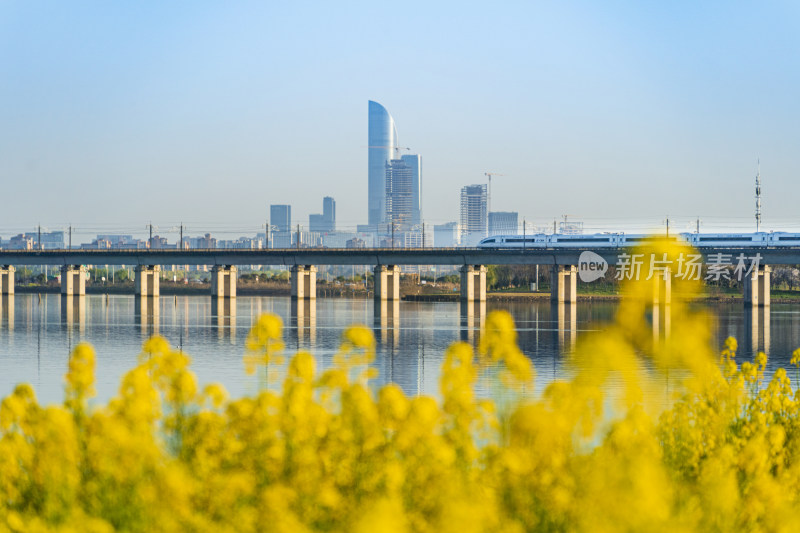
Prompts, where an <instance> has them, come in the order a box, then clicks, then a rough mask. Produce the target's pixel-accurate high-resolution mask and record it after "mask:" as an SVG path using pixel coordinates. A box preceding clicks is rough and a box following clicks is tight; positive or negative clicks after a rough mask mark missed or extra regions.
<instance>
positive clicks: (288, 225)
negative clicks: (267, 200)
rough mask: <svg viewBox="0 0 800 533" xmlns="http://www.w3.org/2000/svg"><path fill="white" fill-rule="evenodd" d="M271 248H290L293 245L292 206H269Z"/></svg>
mask: <svg viewBox="0 0 800 533" xmlns="http://www.w3.org/2000/svg"><path fill="white" fill-rule="evenodd" d="M269 225H270V231H269V232H268V233H269V235H270V239H269V240H270V241H271V245H270V248H290V247H291V245H292V206H290V205H284V204H273V205H270V206H269Z"/></svg>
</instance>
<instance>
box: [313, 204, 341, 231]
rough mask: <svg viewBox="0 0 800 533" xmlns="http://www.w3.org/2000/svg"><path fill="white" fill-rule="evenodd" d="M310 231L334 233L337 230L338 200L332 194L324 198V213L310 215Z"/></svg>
mask: <svg viewBox="0 0 800 533" xmlns="http://www.w3.org/2000/svg"><path fill="white" fill-rule="evenodd" d="M308 228H309V230H310V231H317V232H320V233H333V232H334V231H336V201H335V200H334V199H333V198H331V197H330V196H326V197H325V198H323V199H322V214H321V215H319V214H314V215H308Z"/></svg>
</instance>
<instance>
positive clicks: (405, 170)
mask: <svg viewBox="0 0 800 533" xmlns="http://www.w3.org/2000/svg"><path fill="white" fill-rule="evenodd" d="M412 179H413V174H412V170H411V168H410V167H409V166H408V165H406V163H405V161H403V160H402V159H392V160H390V161H388V162H387V163H386V223H387V224H392V225H393V226H394V230H395V231H399V230H407V229H408V228H410V227H411V225H412V224H411V223H412V205H411V203H412V196H413V191H412Z"/></svg>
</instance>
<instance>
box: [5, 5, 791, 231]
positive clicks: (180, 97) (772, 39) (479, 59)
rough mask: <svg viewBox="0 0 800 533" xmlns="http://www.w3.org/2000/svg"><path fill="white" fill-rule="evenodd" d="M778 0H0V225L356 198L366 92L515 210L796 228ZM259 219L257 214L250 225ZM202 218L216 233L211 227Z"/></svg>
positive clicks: (453, 188)
mask: <svg viewBox="0 0 800 533" xmlns="http://www.w3.org/2000/svg"><path fill="white" fill-rule="evenodd" d="M799 30H800V4H798V3H797V2H790V1H787V2H735V1H724V2H713V1H712V2H684V1H676V2H617V1H614V0H611V1H607V0H604V1H594V2H589V1H569V0H567V1H563V2H538V1H526V2H499V3H491V4H490V3H488V2H465V1H460V2H414V1H409V2H401V3H396V2H375V1H371V2H344V3H332V2H309V1H298V2H263V1H261V2H205V1H199V0H198V1H192V2H189V1H185V2H181V1H176V2H148V1H142V2H107V1H98V2H92V1H74V2H61V1H53V2H48V1H37V2H29V1H7V0H0V184H2V192H0V198H2V200H3V203H2V205H3V207H2V209H0V235H3V236H4V237H6V238H8V237H9V236H10V234H12V233H15V232H19V231H30V230H31V229H32V228H33V227H34V226H36V225H38V224H41V225H42V226H44V227H45V228H47V229H50V230H58V229H62V228H64V227H66V226H67V225H68V224H72V225H74V226H75V227H76V228H79V229H80V230H81V231H83V232H86V233H92V232H95V233H109V232H126V233H141V234H144V232H145V226H146V224H148V223H150V222H152V223H153V224H155V225H156V226H157V228H158V230H159V232H160V233H162V234H166V233H169V232H170V231H174V230H175V227H176V226H177V225H179V224H180V223H184V224H185V225H186V226H187V233H188V234H191V235H196V234H201V233H204V232H205V231H212V232H216V233H218V234H220V233H224V232H229V233H231V234H236V235H235V236H239V235H253V234H255V232H256V231H258V230H259V229H260V228H263V225H264V224H265V222H266V217H267V216H268V206H269V204H273V203H281V204H282V203H288V204H291V205H292V218H293V219H295V220H294V222H295V223H299V224H303V225H306V224H308V214H309V213H318V212H321V211H322V198H323V197H324V196H333V197H334V198H335V199H336V202H337V222H338V225H339V226H340V227H342V228H345V229H347V228H353V227H354V226H355V225H356V224H359V223H365V222H366V218H367V148H366V146H367V102H368V100H375V101H377V102H380V103H381V104H382V105H384V106H385V107H386V108H387V109H388V110H389V112H390V113H391V114H392V116H393V118H394V120H395V122H396V124H397V130H398V136H399V144H400V145H401V146H407V147H410V148H411V149H412V151H413V152H415V153H419V154H421V155H422V158H423V215H424V218H425V220H426V222H427V223H429V224H438V223H442V222H447V221H451V220H458V216H459V194H460V189H461V187H462V186H464V185H468V184H474V183H485V180H486V177H485V176H484V173H486V172H495V173H498V174H503V176H498V177H496V178H494V179H493V182H492V200H491V202H492V209H493V210H498V211H499V210H504V211H518V212H519V213H520V217H521V218H522V217H524V218H525V219H526V221H529V222H531V223H532V224H534V225H541V226H543V225H552V221H553V219H556V218H558V219H561V217H562V216H563V215H569V216H570V219H572V220H584V221H585V222H586V224H587V227H588V228H595V229H598V230H600V229H610V228H612V227H617V226H618V227H624V226H625V225H629V224H633V223H634V222H635V223H643V224H651V225H653V226H657V225H659V224H663V223H664V220H665V219H666V218H671V219H672V220H673V221H674V222H673V227H678V228H679V229H683V226H686V225H689V224H692V225H693V224H694V222H693V221H694V220H695V218H696V217H699V218H701V219H702V221H703V224H704V225H709V226H710V225H712V224H715V223H716V224H718V225H728V226H730V228H731V229H742V228H746V229H754V228H751V227H754V216H753V213H754V204H755V200H754V178H755V174H756V172H757V170H758V161H759V159H760V164H761V166H760V169H761V177H762V182H763V185H762V189H763V200H762V205H763V213H764V214H763V219H764V224H765V226H766V227H768V228H773V229H787V230H794V231H800V217H798V216H797V212H798V210H797V201H798V199H800V179H798V178H800V152H799V151H798V146H800V96H799V95H800V31H799ZM262 231H263V229H262ZM220 236H222V235H220Z"/></svg>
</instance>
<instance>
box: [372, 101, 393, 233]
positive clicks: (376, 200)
mask: <svg viewBox="0 0 800 533" xmlns="http://www.w3.org/2000/svg"><path fill="white" fill-rule="evenodd" d="M367 133H368V139H367V143H368V148H367V150H368V156H367V164H368V172H369V173H368V177H367V208H368V210H369V211H368V219H367V220H368V223H369V225H370V226H372V227H373V228H375V229H377V228H378V227H379V226H380V225H382V224H383V223H384V222H386V163H387V162H388V161H391V160H392V159H394V157H395V154H394V152H395V151H396V149H397V128H396V127H395V125H394V119H392V116H391V115H390V114H389V112H388V111H387V110H386V108H385V107H383V106H382V105H381V104H379V103H378V102H373V101H372V100H370V101H369V129H368V132H367Z"/></svg>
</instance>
